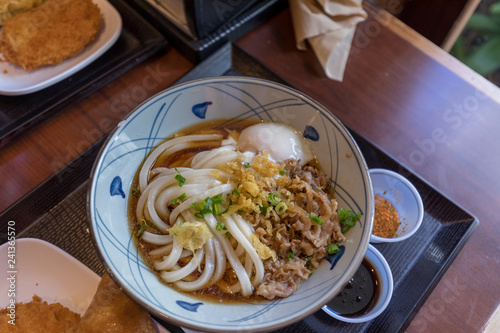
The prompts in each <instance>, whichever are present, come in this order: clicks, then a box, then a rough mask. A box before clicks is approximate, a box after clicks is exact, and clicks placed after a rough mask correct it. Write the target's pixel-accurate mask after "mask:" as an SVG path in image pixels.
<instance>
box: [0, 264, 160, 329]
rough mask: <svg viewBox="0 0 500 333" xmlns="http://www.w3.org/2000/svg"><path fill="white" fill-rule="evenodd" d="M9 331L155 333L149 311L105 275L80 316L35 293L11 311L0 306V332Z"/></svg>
mask: <svg viewBox="0 0 500 333" xmlns="http://www.w3.org/2000/svg"><path fill="white" fill-rule="evenodd" d="M13 316H14V318H12V317H13ZM13 319H14V320H13ZM14 324H15V325H14ZM8 332H23V333H47V332H50V333H95V332H99V333H155V332H156V327H155V324H154V322H153V319H152V318H151V316H150V315H149V313H148V312H147V311H146V310H144V309H143V308H141V307H140V306H139V305H137V304H136V303H135V302H134V301H132V300H131V299H130V298H128V296H127V295H125V294H124V293H123V292H122V291H121V289H120V288H119V287H118V286H117V285H116V284H115V283H114V282H113V280H112V279H111V277H110V276H109V275H108V274H104V276H103V277H102V278H101V281H100V282H99V285H98V286H97V290H96V292H95V294H94V297H93V298H92V302H91V303H90V305H89V306H88V308H87V310H86V311H85V313H84V314H83V316H80V314H78V313H76V312H73V311H71V310H69V309H68V308H66V307H65V306H63V305H61V303H52V304H47V302H42V300H41V298H40V297H38V296H37V295H34V296H33V299H32V301H31V302H28V303H17V304H16V305H15V308H14V310H12V309H10V308H8V307H6V308H3V309H0V333H8Z"/></svg>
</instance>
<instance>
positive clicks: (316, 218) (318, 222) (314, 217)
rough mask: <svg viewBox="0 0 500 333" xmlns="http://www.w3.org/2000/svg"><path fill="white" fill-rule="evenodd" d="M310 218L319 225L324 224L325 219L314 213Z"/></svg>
mask: <svg viewBox="0 0 500 333" xmlns="http://www.w3.org/2000/svg"><path fill="white" fill-rule="evenodd" d="M309 218H310V219H311V221H313V222H315V223H317V224H319V225H322V224H323V221H321V220H320V218H319V217H317V216H315V215H313V214H309Z"/></svg>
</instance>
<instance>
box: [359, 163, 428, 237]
mask: <svg viewBox="0 0 500 333" xmlns="http://www.w3.org/2000/svg"><path fill="white" fill-rule="evenodd" d="M368 172H369V173H370V176H371V174H375V173H378V174H384V175H387V176H390V177H393V178H395V179H397V180H399V181H400V182H401V183H403V184H405V185H406V187H408V188H409V189H410V191H411V192H412V193H413V196H414V198H415V201H416V203H417V207H418V208H417V209H418V218H417V223H416V224H415V227H414V228H413V229H412V230H410V231H409V232H407V233H406V234H405V235H403V236H401V237H394V238H384V237H380V236H377V235H373V234H372V235H371V237H370V241H371V242H373V243H396V242H401V241H404V240H405V239H408V238H410V237H411V236H413V235H414V234H415V233H416V232H417V230H418V229H419V228H420V226H421V225H422V221H423V219H424V204H423V202H422V197H421V196H420V193H418V191H417V189H416V188H415V186H414V185H413V184H412V183H411V182H410V181H409V180H408V179H406V178H405V177H403V176H401V175H400V174H399V173H397V172H395V171H392V170H388V169H382V168H375V169H370V170H368ZM370 179H371V178H370ZM372 186H373V184H372Z"/></svg>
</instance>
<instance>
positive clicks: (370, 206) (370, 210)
mask: <svg viewBox="0 0 500 333" xmlns="http://www.w3.org/2000/svg"><path fill="white" fill-rule="evenodd" d="M228 80H232V81H241V82H245V83H262V84H263V85H268V86H274V87H276V88H280V89H283V90H285V91H288V92H289V93H291V94H295V95H296V96H298V97H300V98H301V99H304V100H307V101H308V102H309V103H311V104H312V105H315V106H316V107H317V108H319V109H322V110H324V111H325V112H326V114H327V115H328V117H330V118H331V119H333V120H334V121H335V122H337V125H338V126H339V128H340V129H342V131H344V135H346V136H347V137H348V138H349V139H350V141H351V143H352V145H353V148H354V149H355V150H356V151H357V152H358V154H359V156H360V163H361V165H360V168H361V170H362V171H363V172H364V174H365V176H366V183H367V190H368V191H367V193H366V195H367V198H366V206H367V210H366V214H367V216H368V218H367V220H366V222H367V223H368V226H367V227H368V229H369V231H370V232H369V236H368V239H367V241H366V242H362V243H361V244H360V247H359V248H358V250H359V252H363V253H366V251H367V249H368V246H370V244H369V242H370V236H371V231H372V229H373V216H374V207H375V206H374V199H373V187H372V182H371V178H370V172H369V169H368V166H367V164H366V160H365V158H364V156H363V154H362V152H361V149H360V148H359V146H358V144H357V142H356V141H355V140H354V138H353V137H352V135H351V134H350V132H349V130H348V129H347V128H346V127H345V125H344V124H343V123H342V122H341V121H340V120H339V119H338V118H337V117H336V116H335V115H334V114H333V113H332V111H330V110H329V109H327V108H326V107H324V106H323V105H322V104H320V103H319V102H317V101H316V100H315V99H313V98H312V97H309V96H308V95H305V94H304V93H302V92H300V91H299V90H296V89H294V88H292V87H290V86H287V85H284V84H280V83H277V82H274V81H270V80H265V79H260V78H253V77H245V76H224V77H209V78H202V79H196V80H192V81H187V82H184V83H180V84H176V85H173V86H171V87H168V88H167V89H164V90H163V91H161V92H159V93H157V94H155V95H153V96H151V97H149V98H148V99H146V100H144V101H143V102H142V103H141V104H139V105H137V106H136V107H135V108H134V109H132V110H131V111H130V112H129V113H128V114H127V115H126V116H125V117H123V119H122V120H121V121H120V122H119V123H118V124H117V125H116V126H115V128H114V129H113V130H112V131H111V132H110V133H109V135H108V137H107V138H106V140H105V141H104V142H103V144H102V147H101V149H100V151H99V153H98V155H97V156H96V159H95V162H94V165H93V166H92V171H91V173H90V180H91V181H90V182H89V185H88V191H87V215H88V219H89V223H90V228H89V229H90V234H91V239H92V242H93V244H94V246H95V248H96V250H97V251H96V253H97V256H98V258H99V260H100V261H101V263H102V264H103V266H104V268H105V270H106V272H107V273H108V274H109V275H110V277H111V278H112V279H113V281H114V282H115V283H116V284H117V285H118V286H120V288H121V289H122V291H124V292H125V293H126V294H127V295H128V296H129V297H130V298H131V299H132V300H134V301H135V302H136V303H138V304H140V305H141V306H142V307H144V308H145V309H147V311H148V312H149V313H151V314H153V315H155V316H157V317H158V318H161V319H162V320H166V321H169V322H171V323H173V324H175V325H178V326H183V327H187V328H191V329H195V330H196V329H206V330H208V331H213V332H221V330H217V329H211V328H203V327H200V326H196V325H192V324H190V323H189V322H183V321H182V320H179V319H177V318H175V317H170V316H168V315H166V314H164V313H162V312H160V311H158V310H157V309H155V308H153V307H151V306H149V305H148V304H146V303H145V302H144V301H143V300H142V299H141V298H140V297H139V296H137V295H135V293H134V292H133V291H132V290H130V289H129V288H127V287H126V286H125V285H124V284H123V283H122V282H121V281H120V279H119V278H118V277H117V276H116V275H115V273H114V271H113V270H112V268H111V267H110V266H109V264H108V262H107V261H106V259H105V258H104V256H103V254H102V253H101V249H100V246H99V242H98V240H97V238H96V234H95V231H94V230H93V220H94V219H93V217H92V209H93V208H92V205H91V203H92V195H93V191H92V189H93V188H94V186H95V182H96V177H95V176H96V172H97V169H98V167H99V164H100V161H101V159H102V158H103V156H104V154H105V152H106V149H107V148H108V146H109V145H110V143H111V142H112V141H113V140H114V137H115V135H116V134H117V133H118V132H119V131H120V130H121V129H122V126H123V124H125V123H127V121H128V120H129V119H131V118H132V117H134V116H135V115H136V113H137V112H138V110H141V109H142V108H143V107H144V106H146V105H147V104H149V103H152V102H153V101H154V100H156V99H158V98H161V97H162V96H163V95H164V94H167V93H169V92H172V91H175V90H178V89H184V88H187V87H188V86H194V85H198V84H203V83H211V82H221V81H228ZM362 260H363V256H358V257H357V258H354V259H353V261H352V262H351V265H350V266H349V268H348V269H347V270H346V272H344V273H343V275H344V276H352V275H353V274H355V272H356V270H357V269H358V267H359V265H360V264H361V262H362ZM347 280H348V279H347ZM347 280H346V281H347ZM320 307H321V305H318V307H314V308H311V309H309V311H304V312H302V313H301V314H300V315H298V316H296V317H294V322H296V321H299V320H301V319H303V318H305V317H307V316H309V315H311V314H313V313H315V312H316V311H318V310H319V308H320ZM289 324H290V322H289V321H284V320H279V319H278V320H277V322H276V323H275V324H274V325H267V326H265V327H264V326H262V327H260V326H259V327H256V328H255V331H264V330H275V329H279V328H282V327H285V326H287V325H289ZM222 331H224V332H226V331H227V330H222Z"/></svg>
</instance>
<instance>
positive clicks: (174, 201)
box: [172, 193, 186, 205]
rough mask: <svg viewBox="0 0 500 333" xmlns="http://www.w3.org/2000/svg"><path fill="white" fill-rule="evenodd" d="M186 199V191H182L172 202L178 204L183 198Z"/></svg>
mask: <svg viewBox="0 0 500 333" xmlns="http://www.w3.org/2000/svg"><path fill="white" fill-rule="evenodd" d="M184 199H186V193H182V194H181V195H179V196H178V197H177V198H175V199H172V204H174V205H175V204H176V203H178V202H180V201H182V200H184Z"/></svg>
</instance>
